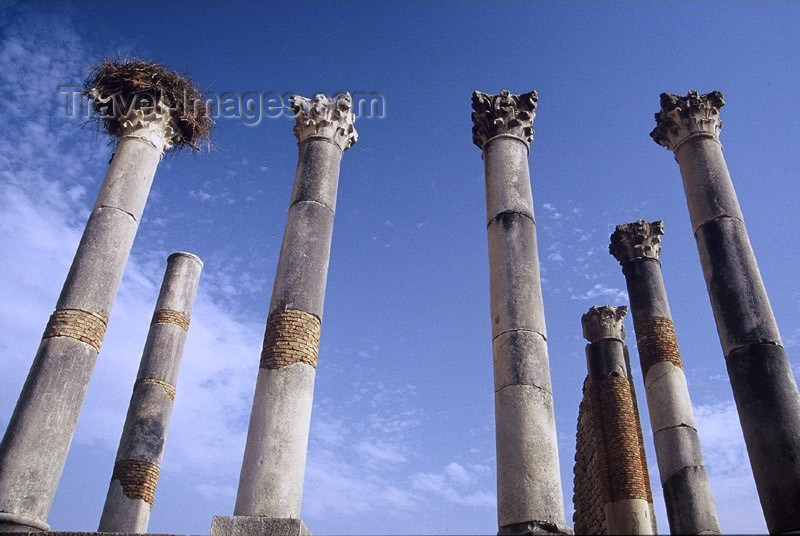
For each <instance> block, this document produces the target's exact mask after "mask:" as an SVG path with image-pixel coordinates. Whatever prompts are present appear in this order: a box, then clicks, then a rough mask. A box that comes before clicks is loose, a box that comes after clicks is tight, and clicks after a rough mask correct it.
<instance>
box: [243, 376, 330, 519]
mask: <svg viewBox="0 0 800 536" xmlns="http://www.w3.org/2000/svg"><path fill="white" fill-rule="evenodd" d="M315 372H316V371H315V369H314V368H313V367H311V366H309V365H307V364H305V363H295V364H293V365H287V366H285V367H281V368H277V369H266V368H261V369H259V371H258V379H257V380H256V391H255V396H254V398H253V409H252V412H251V413H250V426H249V428H248V431H247V443H246V445H245V451H244V460H243V462H242V472H241V476H240V480H239V494H238V496H237V497H236V507H235V509H234V513H235V514H236V515H237V516H239V515H244V516H258V515H263V516H270V517H274V518H289V517H292V516H298V515H299V514H300V503H301V502H302V498H303V476H304V474H305V465H306V449H307V446H308V433H309V426H310V422H311V403H312V399H313V395H314V375H315ZM265 438H267V439H269V440H268V441H265V440H264V439H265Z"/></svg>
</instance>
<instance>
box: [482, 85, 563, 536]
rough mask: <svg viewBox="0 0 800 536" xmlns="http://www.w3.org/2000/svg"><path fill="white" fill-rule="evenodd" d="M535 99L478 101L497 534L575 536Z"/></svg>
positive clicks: (530, 95) (513, 97) (510, 97)
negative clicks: (545, 265)
mask: <svg viewBox="0 0 800 536" xmlns="http://www.w3.org/2000/svg"><path fill="white" fill-rule="evenodd" d="M536 101H537V95H536V92H535V91H534V92H531V93H525V94H522V95H512V94H510V93H509V92H508V91H503V92H501V93H500V94H499V95H487V94H485V93H481V92H479V91H476V92H475V93H473V94H472V108H473V110H474V112H473V114H472V122H473V127H472V140H473V142H474V143H475V145H477V146H478V147H479V148H480V149H481V150H482V152H483V160H484V165H485V175H486V209H487V227H488V236H489V286H490V292H491V314H492V352H493V354H494V390H495V428H496V440H497V517H498V526H499V531H498V534H501V535H512V534H513V535H516V534H531V533H537V534H538V533H541V532H542V531H544V532H552V533H568V532H570V529H569V528H568V527H566V525H565V524H564V503H563V497H562V495H561V476H560V473H559V465H558V446H557V441H556V428H555V418H554V411H553V394H552V388H551V385H550V366H549V362H548V357H547V333H546V330H545V322H544V307H543V303H542V289H541V282H540V279H539V258H538V251H537V247H536V223H535V220H534V216H533V201H532V196H531V182H530V174H529V171H528V154H529V151H530V142H531V140H532V139H533V119H534V116H535V111H536Z"/></svg>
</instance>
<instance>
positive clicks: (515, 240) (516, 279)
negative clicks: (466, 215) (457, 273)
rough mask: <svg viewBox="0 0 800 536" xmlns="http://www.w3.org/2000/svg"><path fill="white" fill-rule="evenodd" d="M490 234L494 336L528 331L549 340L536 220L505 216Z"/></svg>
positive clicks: (493, 227) (490, 283)
mask: <svg viewBox="0 0 800 536" xmlns="http://www.w3.org/2000/svg"><path fill="white" fill-rule="evenodd" d="M488 234H489V289H490V295H491V310H492V337H497V336H498V335H500V334H501V333H505V332H506V331H512V330H516V329H526V330H529V331H535V332H537V333H539V334H541V335H542V336H543V337H545V338H547V330H546V328H545V321H544V305H543V300H542V286H541V280H540V276H539V257H538V253H537V245H536V229H535V226H534V224H533V220H531V219H530V218H529V217H527V216H523V215H521V214H517V213H511V212H507V213H503V214H502V215H501V216H500V217H499V218H498V219H496V220H493V221H492V222H491V223H490V224H489V228H488Z"/></svg>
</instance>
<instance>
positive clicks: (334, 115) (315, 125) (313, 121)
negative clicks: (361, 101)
mask: <svg viewBox="0 0 800 536" xmlns="http://www.w3.org/2000/svg"><path fill="white" fill-rule="evenodd" d="M292 110H294V118H295V125H294V135H295V136H296V137H297V142H298V144H301V143H303V142H304V141H306V140H307V139H308V138H313V137H320V138H328V139H329V140H331V141H332V142H333V143H335V144H336V145H338V146H339V148H340V149H341V150H342V151H344V150H346V149H348V148H349V147H350V146H352V145H353V144H354V143H355V142H356V140H357V139H358V133H357V132H356V129H355V127H354V126H353V123H355V121H356V116H355V115H354V114H353V98H352V97H351V96H350V93H345V94H343V95H337V96H336V97H331V98H328V97H326V96H325V95H323V94H321V93H317V94H316V95H314V98H313V99H307V98H305V97H301V96H299V95H295V96H294V97H292Z"/></svg>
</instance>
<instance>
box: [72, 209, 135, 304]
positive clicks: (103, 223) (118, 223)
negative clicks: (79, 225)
mask: <svg viewBox="0 0 800 536" xmlns="http://www.w3.org/2000/svg"><path fill="white" fill-rule="evenodd" d="M138 225H139V224H138V222H137V221H136V220H134V219H133V218H131V217H130V215H129V214H127V213H126V212H122V211H121V210H118V209H115V208H105V207H101V208H96V209H95V210H94V211H93V212H92V214H91V215H90V216H89V221H88V223H87V224H86V229H85V230H84V232H83V236H82V237H81V242H80V244H79V245H78V251H77V252H76V253H75V259H74V260H73V261H72V266H71V267H70V269H69V273H68V274H67V280H66V282H65V283H64V288H63V290H62V291H61V295H60V296H59V298H58V303H57V305H56V309H80V310H82V311H91V312H93V313H101V314H104V315H106V316H108V315H109V313H110V311H111V306H112V304H113V303H114V298H115V297H116V294H117V289H118V288H119V282H120V280H121V279H122V273H123V272H124V271H125V264H126V263H127V262H128V255H129V254H130V251H131V245H132V244H133V239H134V237H135V236H136V229H137V228H138Z"/></svg>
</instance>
